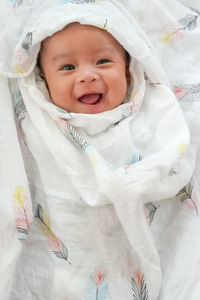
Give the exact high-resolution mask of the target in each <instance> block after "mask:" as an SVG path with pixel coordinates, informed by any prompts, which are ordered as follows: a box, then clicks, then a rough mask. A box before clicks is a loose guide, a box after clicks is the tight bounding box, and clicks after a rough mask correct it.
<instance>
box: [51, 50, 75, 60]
mask: <svg viewBox="0 0 200 300" xmlns="http://www.w3.org/2000/svg"><path fill="white" fill-rule="evenodd" d="M71 55H72V52H64V53H59V54H55V55H54V56H53V57H52V60H53V61H55V62H56V61H58V60H61V59H64V58H68V57H70V56H71Z"/></svg>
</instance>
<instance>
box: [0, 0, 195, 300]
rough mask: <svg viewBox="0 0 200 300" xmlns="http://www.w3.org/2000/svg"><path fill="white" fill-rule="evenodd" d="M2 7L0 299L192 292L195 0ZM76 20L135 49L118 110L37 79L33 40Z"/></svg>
mask: <svg viewBox="0 0 200 300" xmlns="http://www.w3.org/2000/svg"><path fill="white" fill-rule="evenodd" d="M165 2H167V3H165ZM189 2H190V3H189ZM187 6H188V7H190V6H192V7H191V8H188V7H187ZM0 7H1V18H0V28H1V31H0V47H1V51H0V74H1V78H0V87H1V89H0V90H1V96H0V118H1V130H0V157H1V158H0V191H1V193H0V203H1V219H0V237H1V246H0V257H1V259H0V282H1V283H0V298H1V299H5V300H6V299H9V300H17V299H18V300H25V299H26V300H27V299H33V300H34V299H41V300H51V299H52V300H54V299H56V300H129V299H130V300H131V299H133V300H156V299H159V300H169V299H170V300H173V299H176V300H186V299H187V300H198V299H200V271H199V267H200V255H199V249H200V220H199V212H198V211H199V201H200V190H199V178H198V176H199V172H200V170H199V166H198V147H199V142H200V139H199V137H198V132H199V129H200V118H199V112H200V105H199V99H200V68H199V67H200V57H199V56H200V54H199V50H198V45H199V44H200V25H199V19H200V7H198V3H197V2H195V1H193V2H192V1H182V2H176V1H174V0H173V1H172V0H169V1H158V0H157V1H153V0H148V1H147V0H141V1H136V0H121V1H120V0H118V1H117V0H96V1H95V0H43V1H39V0H2V3H1V4H0ZM73 22H79V23H81V24H87V25H93V26H96V27H98V28H101V29H102V30H107V31H108V32H109V33H110V34H111V35H112V36H113V37H114V38H115V39H116V40H117V41H118V42H119V43H120V44H121V45H122V46H123V47H124V49H126V51H127V52H128V53H129V54H130V57H131V61H130V67H129V69H130V74H131V84H130V86H129V88H128V91H127V95H126V99H125V100H124V102H123V103H122V104H121V105H120V106H118V107H117V108H115V109H113V110H109V111H106V112H103V113H99V114H77V113H71V112H70V113H69V112H67V111H66V110H64V109H61V108H59V107H57V106H56V105H55V104H54V103H53V102H52V100H51V98H50V96H49V93H48V90H47V88H46V84H45V82H44V81H43V80H42V78H41V77H40V76H39V70H38V67H37V56H38V53H39V49H40V44H41V42H42V41H43V40H44V39H45V38H46V37H48V36H51V35H52V34H54V33H55V32H57V31H59V30H62V29H63V28H64V27H65V26H66V25H67V24H70V23H73ZM195 45H196V46H195ZM177 98H178V99H177Z"/></svg>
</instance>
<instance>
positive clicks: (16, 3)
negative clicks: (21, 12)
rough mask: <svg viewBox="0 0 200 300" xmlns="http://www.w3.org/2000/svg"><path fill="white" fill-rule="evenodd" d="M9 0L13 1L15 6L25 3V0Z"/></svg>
mask: <svg viewBox="0 0 200 300" xmlns="http://www.w3.org/2000/svg"><path fill="white" fill-rule="evenodd" d="M9 2H11V3H12V5H13V7H14V8H15V7H17V6H19V5H22V4H23V0H9Z"/></svg>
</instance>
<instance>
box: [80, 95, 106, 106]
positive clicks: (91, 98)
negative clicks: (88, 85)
mask: <svg viewBox="0 0 200 300" xmlns="http://www.w3.org/2000/svg"><path fill="white" fill-rule="evenodd" d="M102 97H103V94H97V93H94V94H86V95H83V96H81V97H80V98H78V101H80V102H81V103H83V104H88V105H96V104H98V103H100V102H101V100H102Z"/></svg>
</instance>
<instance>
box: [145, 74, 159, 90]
mask: <svg viewBox="0 0 200 300" xmlns="http://www.w3.org/2000/svg"><path fill="white" fill-rule="evenodd" d="M144 79H145V81H146V83H147V84H148V85H149V86H150V87H151V88H153V89H155V88H156V87H157V86H158V85H159V84H160V82H154V81H153V80H152V79H150V76H149V75H148V74H147V73H144Z"/></svg>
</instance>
